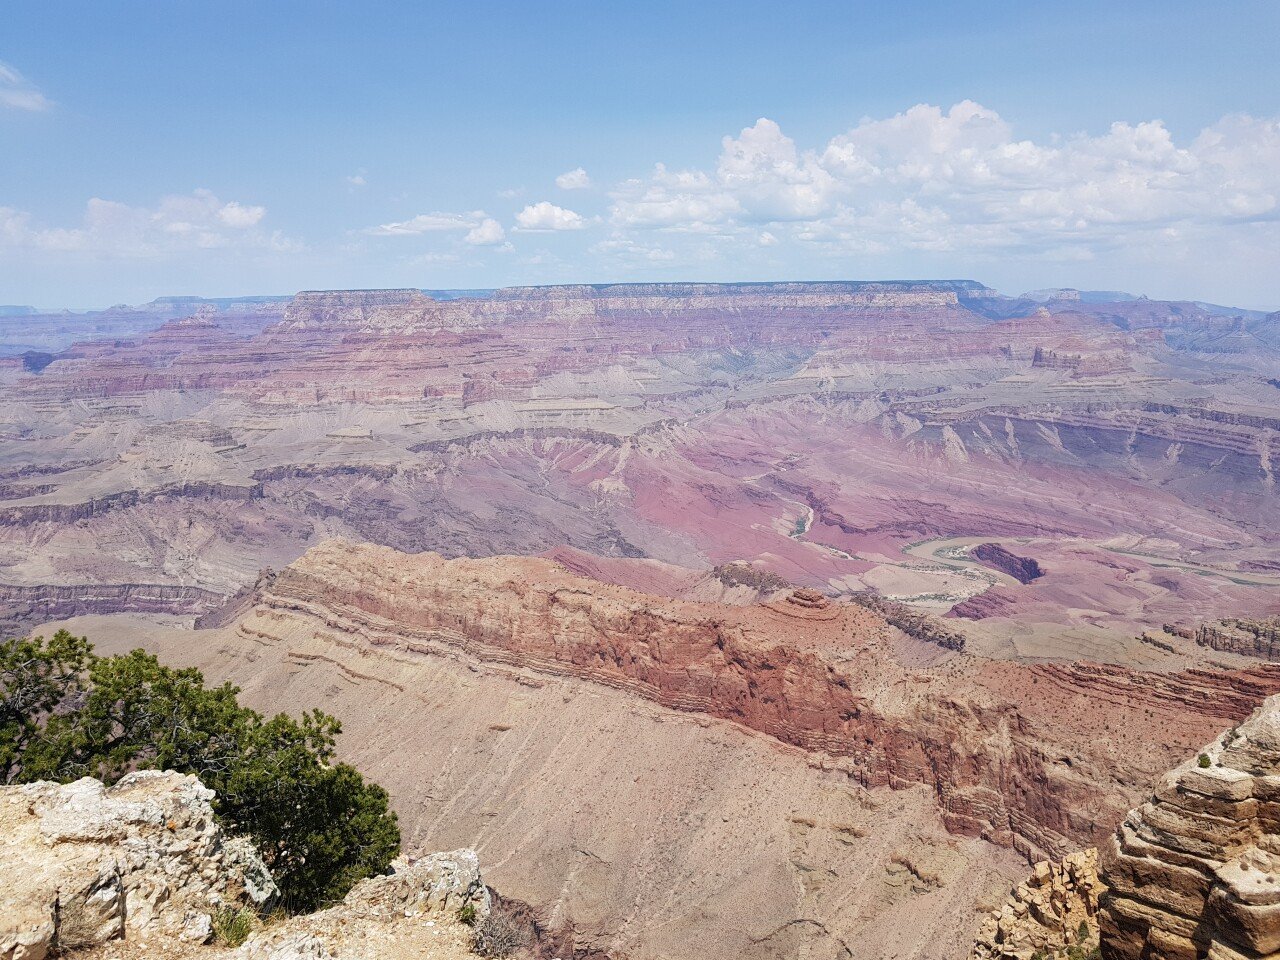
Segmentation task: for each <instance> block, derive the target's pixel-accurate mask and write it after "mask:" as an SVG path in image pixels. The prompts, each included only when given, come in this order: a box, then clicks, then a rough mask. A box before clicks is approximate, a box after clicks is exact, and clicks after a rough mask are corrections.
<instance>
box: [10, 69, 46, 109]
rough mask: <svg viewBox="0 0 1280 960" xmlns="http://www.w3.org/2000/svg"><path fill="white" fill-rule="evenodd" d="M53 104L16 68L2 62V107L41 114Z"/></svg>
mask: <svg viewBox="0 0 1280 960" xmlns="http://www.w3.org/2000/svg"><path fill="white" fill-rule="evenodd" d="M51 106H53V103H52V102H51V101H50V100H49V99H48V98H47V97H46V96H45V95H44V94H43V93H41V92H40V91H39V90H37V89H36V88H35V86H33V85H32V84H31V83H30V82H29V81H28V80H27V79H26V77H24V76H23V75H22V74H21V73H19V72H18V71H17V69H16V68H14V67H11V66H9V64H7V63H5V62H4V61H3V60H0V107H6V108H8V109H10V110H23V111H26V112H28V113H39V112H40V111H42V110H48V109H49V108H50V107H51Z"/></svg>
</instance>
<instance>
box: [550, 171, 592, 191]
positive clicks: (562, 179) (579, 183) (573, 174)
mask: <svg viewBox="0 0 1280 960" xmlns="http://www.w3.org/2000/svg"><path fill="white" fill-rule="evenodd" d="M556 186H557V187H559V188H560V189H561V190H586V189H587V188H588V187H590V186H591V178H590V177H589V176H587V171H585V170H583V169H582V168H581V167H578V168H576V169H574V170H569V171H568V172H566V173H562V174H560V176H558V177H556Z"/></svg>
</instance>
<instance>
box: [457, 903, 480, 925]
mask: <svg viewBox="0 0 1280 960" xmlns="http://www.w3.org/2000/svg"><path fill="white" fill-rule="evenodd" d="M458 922H459V923H465V924H466V925H467V926H468V927H474V926H475V925H476V905H475V904H474V903H464V904H463V905H462V907H461V909H459V910H458Z"/></svg>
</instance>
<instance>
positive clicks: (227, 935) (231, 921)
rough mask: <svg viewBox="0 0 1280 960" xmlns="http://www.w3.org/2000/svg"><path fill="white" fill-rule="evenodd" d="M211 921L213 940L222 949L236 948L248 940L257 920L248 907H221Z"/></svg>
mask: <svg viewBox="0 0 1280 960" xmlns="http://www.w3.org/2000/svg"><path fill="white" fill-rule="evenodd" d="M211 919H212V920H213V937H214V939H215V940H217V941H218V943H220V944H222V945H223V946H224V947H238V946H240V945H241V944H242V943H244V942H245V941H246V940H248V939H249V934H251V933H253V928H254V925H255V921H256V920H257V919H258V918H257V917H256V916H255V915H254V913H253V911H252V910H250V909H249V908H248V907H245V908H244V909H242V910H236V909H235V908H233V907H223V908H222V909H221V910H219V911H218V912H217V913H215V914H214V915H213V917H212V918H211Z"/></svg>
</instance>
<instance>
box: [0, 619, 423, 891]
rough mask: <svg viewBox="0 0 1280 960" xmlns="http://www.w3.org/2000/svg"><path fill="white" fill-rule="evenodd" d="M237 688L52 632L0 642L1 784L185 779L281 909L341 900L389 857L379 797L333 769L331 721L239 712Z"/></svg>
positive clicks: (394, 835)
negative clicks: (199, 787) (249, 851)
mask: <svg viewBox="0 0 1280 960" xmlns="http://www.w3.org/2000/svg"><path fill="white" fill-rule="evenodd" d="M239 692H240V691H239V689H238V688H236V687H234V686H232V685H231V684H225V683H224V684H222V685H221V686H218V687H206V686H205V683H204V677H203V675H201V673H200V671H198V670H194V669H184V670H174V669H172V668H170V667H166V666H164V665H162V664H161V663H160V662H159V661H158V660H157V659H156V658H155V657H154V656H152V655H151V654H148V653H146V652H145V651H142V650H134V651H132V652H131V653H127V654H122V655H119V656H113V657H98V656H95V655H94V653H93V648H92V646H91V645H90V643H89V641H88V640H87V639H85V638H84V637H75V636H72V635H71V634H70V633H67V632H66V631H63V630H60V631H58V633H56V634H55V635H54V636H53V638H52V639H50V640H47V641H46V640H44V639H43V638H41V637H36V638H33V639H24V640H8V641H4V642H0V779H2V780H3V782H4V783H6V784H9V783H30V782H32V781H35V780H56V781H60V782H64V783H65V782H69V781H72V780H77V779H79V778H80V777H85V776H91V777H96V778H97V779H99V780H102V781H103V782H105V783H113V782H115V781H116V780H118V779H120V777H122V776H124V775H125V774H126V773H129V772H131V771H133V770H140V769H164V770H176V771H178V772H179V773H191V774H195V775H196V776H198V777H199V778H200V779H201V781H202V782H203V783H204V784H205V785H206V786H208V787H210V788H211V789H213V790H214V791H215V792H216V793H217V797H216V799H215V800H214V809H215V810H216V812H217V814H218V816H219V818H220V819H221V820H222V821H223V823H224V824H225V825H226V826H227V827H228V829H230V830H231V831H232V832H235V833H242V834H245V835H247V836H249V837H250V838H252V839H253V841H254V842H255V844H256V845H257V847H258V850H259V851H260V853H261V854H262V857H263V860H264V861H266V863H267V866H268V867H269V868H270V869H271V872H272V875H273V876H274V877H275V880H276V883H277V885H278V886H279V887H280V890H281V893H282V897H283V900H284V903H285V905H286V906H287V907H288V909H290V910H293V911H302V910H312V909H315V908H317V907H320V906H323V905H325V904H328V903H332V902H334V901H336V900H340V899H341V898H342V897H343V896H344V895H345V894H346V892H347V891H348V890H349V889H351V887H352V886H354V885H355V884H356V883H357V882H358V881H360V880H362V879H364V878H365V877H368V876H372V875H373V874H375V873H379V872H381V871H382V870H383V869H385V868H386V866H387V864H388V863H390V861H391V859H392V858H393V857H394V856H395V855H396V854H397V853H398V852H399V849H400V829H399V826H398V825H397V823H396V818H395V814H394V813H392V812H391V811H390V810H389V809H388V807H387V794H386V791H385V790H383V789H382V788H381V787H379V786H378V785H377V784H372V783H366V782H365V780H364V778H363V777H361V776H360V774H359V773H358V772H357V771H356V770H355V769H354V768H353V767H350V766H348V765H346V764H343V763H335V762H333V759H334V758H333V754H334V744H335V741H336V739H337V737H338V735H339V733H341V730H342V728H341V725H340V724H339V723H338V721H337V720H336V719H335V718H334V717H331V716H328V715H327V714H324V713H322V712H320V711H319V710H312V711H310V712H309V713H304V714H303V715H302V717H301V718H300V719H294V718H293V717H290V716H288V715H287V714H283V713H281V714H277V715H276V716H274V717H271V718H267V717H264V716H262V714H260V713H258V712H257V711H255V710H251V709H249V708H247V707H242V706H241V705H240V704H239V702H238V701H237V699H236V697H237V695H238V694H239Z"/></svg>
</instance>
